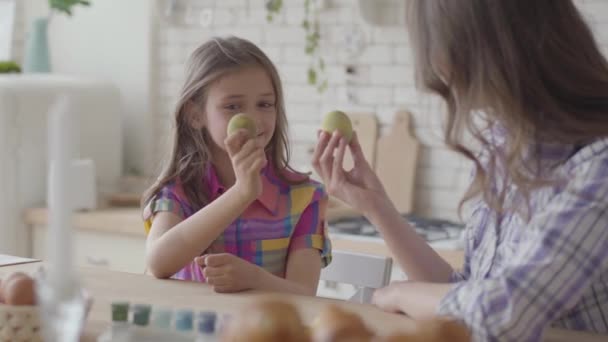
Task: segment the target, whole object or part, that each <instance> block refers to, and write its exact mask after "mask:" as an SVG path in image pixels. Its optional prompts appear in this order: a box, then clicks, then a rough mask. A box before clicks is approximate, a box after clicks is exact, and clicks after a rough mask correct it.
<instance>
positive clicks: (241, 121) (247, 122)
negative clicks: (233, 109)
mask: <svg viewBox="0 0 608 342" xmlns="http://www.w3.org/2000/svg"><path fill="white" fill-rule="evenodd" d="M239 129H245V130H247V132H248V133H249V134H248V135H249V138H253V137H255V135H256V127H255V122H253V119H251V117H249V116H248V115H247V114H243V113H239V114H236V115H235V116H233V117H232V119H230V121H229V122H228V129H227V133H228V135H229V136H230V135H231V134H232V133H234V132H235V131H237V130H239Z"/></svg>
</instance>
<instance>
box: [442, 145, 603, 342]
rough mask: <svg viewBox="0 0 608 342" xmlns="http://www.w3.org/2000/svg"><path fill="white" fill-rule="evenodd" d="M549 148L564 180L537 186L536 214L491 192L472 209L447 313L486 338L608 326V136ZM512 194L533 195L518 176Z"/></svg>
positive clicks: (547, 157) (545, 153)
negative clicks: (492, 200)
mask: <svg viewBox="0 0 608 342" xmlns="http://www.w3.org/2000/svg"><path fill="white" fill-rule="evenodd" d="M541 155H542V158H541V159H542V162H541V165H542V167H541V170H544V171H543V172H544V174H550V175H554V176H556V177H555V178H556V179H560V180H561V181H560V182H558V183H556V184H555V185H554V186H549V187H544V188H541V189H538V190H535V191H533V192H532V194H531V197H530V206H529V208H530V211H529V214H530V215H529V217H530V220H529V221H526V220H524V219H522V217H521V216H520V215H519V214H517V213H515V212H510V213H506V214H503V215H502V216H497V213H496V212H495V211H493V210H491V209H490V208H488V206H487V205H486V204H485V203H484V202H483V201H481V200H478V201H477V202H476V203H474V204H473V205H472V206H471V211H469V214H468V215H467V216H468V217H469V219H468V220H467V221H468V229H467V230H466V237H467V239H466V247H465V249H466V253H465V264H464V268H463V269H462V270H461V271H458V272H455V273H454V274H453V276H452V280H453V282H454V286H453V287H452V288H451V290H450V291H449V293H448V294H447V295H446V296H445V297H444V298H443V299H442V301H441V303H440V307H439V313H440V314H442V315H448V316H453V317H457V318H460V319H462V320H463V321H464V322H465V323H466V324H467V325H468V326H469V327H470V328H471V330H472V331H473V333H474V337H475V340H476V341H497V340H500V341H538V340H540V339H541V337H542V334H543V330H544V328H545V327H547V326H549V325H552V326H554V327H561V328H566V329H574V330H586V331H592V332H599V333H604V334H605V333H608V139H603V140H598V141H596V142H594V143H593V144H590V145H587V146H585V147H583V148H580V149H574V148H573V147H567V146H563V145H561V146H555V145H552V146H544V147H542V149H541ZM560 161H561V162H560ZM498 181H500V180H498ZM507 201H508V203H523V202H525V201H523V200H522V197H521V193H520V192H518V191H517V189H516V188H515V187H514V186H511V187H510V188H509V191H508V195H507ZM607 340H608V337H607Z"/></svg>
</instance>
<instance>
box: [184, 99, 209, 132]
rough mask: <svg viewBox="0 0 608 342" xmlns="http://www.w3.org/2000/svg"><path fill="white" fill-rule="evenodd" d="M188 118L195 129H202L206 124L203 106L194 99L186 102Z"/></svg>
mask: <svg viewBox="0 0 608 342" xmlns="http://www.w3.org/2000/svg"><path fill="white" fill-rule="evenodd" d="M186 118H187V120H188V123H189V124H190V126H192V128H194V129H197V130H199V129H202V128H203V127H204V126H205V113H204V112H203V110H202V108H201V106H200V105H199V104H197V103H195V102H194V101H192V100H189V101H188V102H187V103H186Z"/></svg>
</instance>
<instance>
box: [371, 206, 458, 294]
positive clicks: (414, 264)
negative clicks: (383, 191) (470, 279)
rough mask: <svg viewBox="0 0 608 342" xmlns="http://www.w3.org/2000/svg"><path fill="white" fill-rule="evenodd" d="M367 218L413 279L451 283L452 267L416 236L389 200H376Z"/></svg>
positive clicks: (409, 277)
mask: <svg viewBox="0 0 608 342" xmlns="http://www.w3.org/2000/svg"><path fill="white" fill-rule="evenodd" d="M366 216H367V218H368V219H369V221H370V222H371V223H372V224H373V225H374V226H375V227H376V228H377V229H378V230H379V231H380V233H381V234H382V237H383V238H384V241H385V242H386V245H387V246H388V248H389V250H390V251H391V254H392V255H393V258H394V259H395V260H396V261H397V263H398V264H399V266H401V268H402V269H403V271H404V272H405V273H406V275H407V277H408V279H409V280H416V281H429V282H438V283H444V282H448V281H449V278H450V275H451V274H452V272H453V269H452V267H451V266H450V265H449V264H448V263H447V262H446V261H445V260H443V258H442V257H441V256H439V254H437V252H435V250H433V248H431V246H429V245H428V243H427V242H426V241H425V240H424V239H423V238H422V237H421V236H420V235H418V233H416V231H415V230H414V228H413V227H412V226H411V225H410V224H408V223H407V222H406V221H405V219H404V218H403V217H402V216H401V215H400V214H399V212H398V211H397V209H396V208H395V207H394V205H393V204H392V203H391V202H390V200H388V198H387V199H386V201H374V204H373V205H372V206H371V208H370V210H369V211H368V212H367V213H366Z"/></svg>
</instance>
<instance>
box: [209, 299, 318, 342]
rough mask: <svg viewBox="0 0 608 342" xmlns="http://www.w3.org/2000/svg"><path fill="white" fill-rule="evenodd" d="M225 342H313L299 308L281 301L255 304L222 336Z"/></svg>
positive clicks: (238, 317) (246, 309)
mask: <svg viewBox="0 0 608 342" xmlns="http://www.w3.org/2000/svg"><path fill="white" fill-rule="evenodd" d="M221 341H223V342H245V341H247V342H282V341H294V342H310V334H309V332H308V329H307V328H306V326H304V324H303V323H302V320H301V318H300V315H299V313H298V311H297V310H296V308H295V307H294V306H293V305H292V304H289V303H287V302H284V301H282V300H279V299H265V300H262V301H258V302H255V303H253V304H251V305H249V306H247V307H246V308H244V309H243V310H241V311H240V313H239V314H238V315H236V316H235V317H234V318H233V319H232V320H231V321H230V325H229V326H228V328H227V330H226V331H225V332H224V333H223V334H222V336H221Z"/></svg>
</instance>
